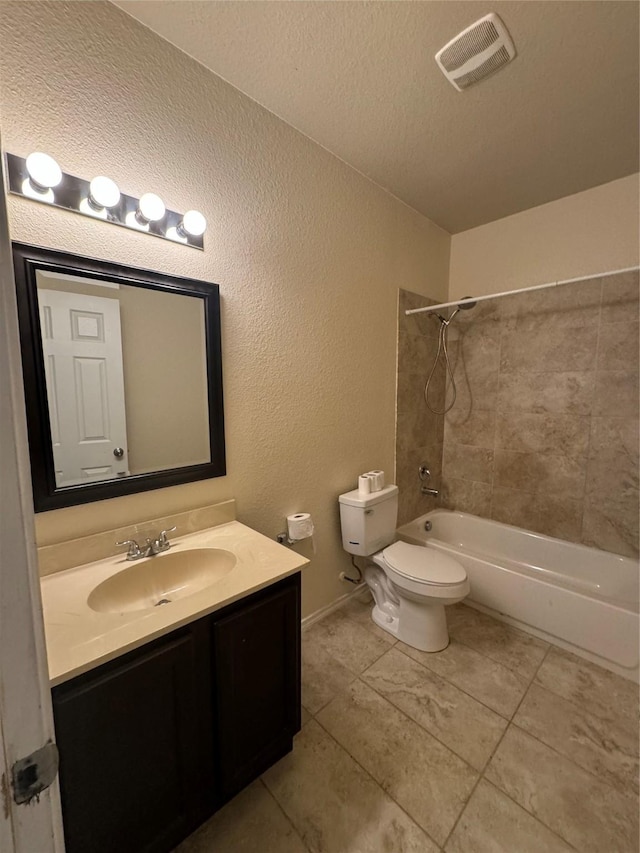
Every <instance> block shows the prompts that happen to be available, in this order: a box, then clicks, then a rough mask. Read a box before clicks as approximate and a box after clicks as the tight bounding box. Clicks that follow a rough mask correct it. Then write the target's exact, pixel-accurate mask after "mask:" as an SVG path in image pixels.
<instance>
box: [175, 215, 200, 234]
mask: <svg viewBox="0 0 640 853" xmlns="http://www.w3.org/2000/svg"><path fill="white" fill-rule="evenodd" d="M176 230H177V231H178V234H182V235H184V234H189V235H190V236H191V237H200V236H201V235H202V234H204V232H205V231H206V230H207V220H206V219H205V218H204V216H203V215H202V214H201V213H200V211H199V210H188V211H187V212H186V213H185V215H184V216H183V217H182V221H181V222H180V223H179V225H178V227H177V229H176Z"/></svg>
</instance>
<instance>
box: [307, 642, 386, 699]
mask: <svg viewBox="0 0 640 853" xmlns="http://www.w3.org/2000/svg"><path fill="white" fill-rule="evenodd" d="M307 633H308V632H305V633H304V634H303V635H302V704H303V705H304V707H305V708H306V709H307V711H309V712H310V713H311V714H315V713H316V711H319V710H320V708H322V707H324V706H325V705H326V704H327V702H329V701H330V700H331V699H333V697H334V696H335V695H336V694H338V693H340V691H341V690H344V689H345V688H346V687H348V686H349V684H351V682H352V681H353V680H354V678H355V677H356V675H355V673H353V672H352V671H351V670H350V669H347V667H346V666H344V664H342V663H340V661H338V660H336V659H335V658H334V657H333V655H332V654H331V653H330V652H328V651H327V650H326V649H325V648H324V647H323V646H322V645H320V644H319V643H316V642H313V641H312V642H308V641H307V639H306V637H307ZM385 648H387V647H386V646H385Z"/></svg>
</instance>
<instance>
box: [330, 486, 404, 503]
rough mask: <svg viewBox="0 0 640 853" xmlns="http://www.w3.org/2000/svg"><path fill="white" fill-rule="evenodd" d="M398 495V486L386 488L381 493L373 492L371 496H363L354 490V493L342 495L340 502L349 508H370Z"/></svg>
mask: <svg viewBox="0 0 640 853" xmlns="http://www.w3.org/2000/svg"><path fill="white" fill-rule="evenodd" d="M397 493H398V487H397V486H385V487H384V489H380V491H379V492H371V494H370V495H362V494H360V492H359V490H358V489H354V490H353V491H352V492H345V493H344V494H343V495H340V497H339V498H338V500H339V501H340V503H341V504H346V505H347V506H358V507H368V506H374V505H375V504H379V503H381V502H382V501H386V500H387V498H391V497H393V496H394V495H396V494H397Z"/></svg>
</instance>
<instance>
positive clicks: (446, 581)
mask: <svg viewBox="0 0 640 853" xmlns="http://www.w3.org/2000/svg"><path fill="white" fill-rule="evenodd" d="M382 556H383V558H384V561H385V563H386V564H387V565H388V566H389V567H390V568H391V569H393V571H394V573H395V574H397V575H400V576H401V577H403V578H406V579H407V580H410V581H414V582H416V583H420V584H425V585H429V586H437V587H442V586H452V585H456V584H459V583H464V581H466V580H467V573H466V572H465V570H464V567H463V566H461V565H460V563H458V561H457V560H454V559H453V558H452V557H448V556H447V555H446V554H443V553H441V552H440V551H436V550H435V549H433V548H425V547H424V546H423V545H410V544H409V543H408V542H394V544H393V545H389V546H388V547H387V548H385V549H384V550H383V551H382Z"/></svg>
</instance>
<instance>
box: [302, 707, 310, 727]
mask: <svg viewBox="0 0 640 853" xmlns="http://www.w3.org/2000/svg"><path fill="white" fill-rule="evenodd" d="M311 719H313V715H312V714H311V712H310V711H307V709H306V708H305V707H304V705H303V706H302V707H301V708H300V725H301V726H304V725H306V724H307V723H308V722H309V720H311Z"/></svg>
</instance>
